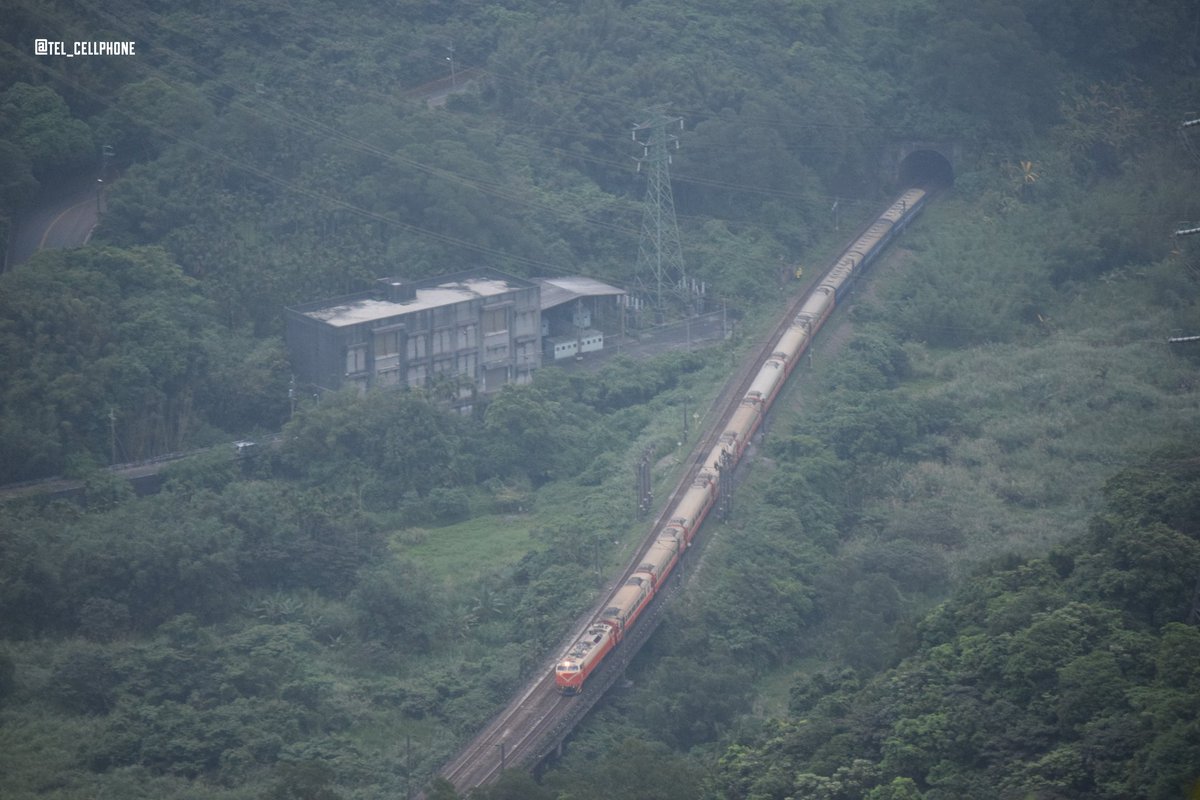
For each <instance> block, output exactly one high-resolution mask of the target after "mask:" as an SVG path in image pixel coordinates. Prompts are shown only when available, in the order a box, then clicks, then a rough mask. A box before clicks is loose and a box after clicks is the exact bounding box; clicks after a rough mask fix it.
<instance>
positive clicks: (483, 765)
mask: <svg viewBox="0 0 1200 800" xmlns="http://www.w3.org/2000/svg"><path fill="white" fill-rule="evenodd" d="M875 222H876V220H875V219H872V220H871V221H869V222H867V223H865V224H864V225H863V226H862V227H861V228H860V229H859V230H858V231H856V232H855V234H854V236H853V237H851V238H850V239H849V240H848V243H849V244H852V243H853V242H855V241H857V240H858V239H859V237H861V236H862V235H863V233H864V232H865V231H867V230H868V229H869V228H870V226H871V225H873V224H874V223H875ZM849 244H848V245H847V246H849ZM844 249H845V248H843V251H840V252H839V256H835V257H834V258H833V259H832V263H831V266H832V264H836V262H837V259H838V258H839V257H840V253H841V252H844ZM817 283H819V281H816V282H814V283H813V284H811V285H810V287H809V289H806V290H805V291H804V292H801V293H799V294H798V295H797V296H796V297H794V298H793V299H792V300H791V302H790V303H789V304H788V306H787V310H786V312H785V313H784V314H782V315H781V317H780V319H779V321H778V322H777V323H776V325H775V326H774V327H773V328H772V329H771V331H770V333H769V334H767V335H766V336H765V337H764V338H763V340H762V341H761V343H760V344H759V345H758V346H757V348H756V349H755V351H754V354H753V357H751V358H747V359H743V360H742V365H741V366H740V368H739V369H738V370H737V371H736V372H734V373H733V375H731V376H730V377H729V379H728V380H726V382H725V385H724V387H723V388H722V390H721V392H720V393H719V394H718V395H717V397H716V398H715V399H714V400H713V402H712V404H711V405H710V407H709V413H708V414H707V415H706V417H705V418H706V419H709V420H712V421H713V422H712V423H711V424H710V425H709V426H708V428H707V430H706V431H705V433H704V435H703V436H701V437H699V438H698V439H697V441H696V443H695V445H693V447H692V449H691V452H690V453H689V455H688V463H689V465H690V466H689V468H688V469H687V470H685V471H684V473H683V475H682V477H681V478H680V479H679V481H678V482H677V483H676V485H675V488H674V489H673V490H672V492H671V495H670V497H668V498H667V500H666V502H665V503H661V504H660V511H659V512H658V515H657V517H656V518H655V519H654V520H653V522H652V523H651V524H650V526H649V528H648V533H647V535H646V538H645V539H644V540H643V541H642V544H641V546H640V547H639V548H638V550H637V552H636V553H635V554H634V556H633V557H632V558H631V559H630V561H629V563H627V564H626V566H625V569H624V571H623V572H622V573H621V575H620V576H619V580H618V581H615V582H614V583H612V584H610V588H611V587H612V586H619V585H622V584H624V582H625V580H626V579H627V578H628V577H629V576H630V575H632V574H633V572H634V571H635V570H636V569H637V566H638V565H639V564H640V563H641V561H642V557H643V556H644V555H645V553H646V551H647V550H648V549H649V548H650V547H651V546H652V545H653V543H654V541H655V535H656V532H657V531H659V530H660V529H661V528H662V527H663V526H664V525H665V524H666V523H667V522H668V521H669V519H668V518H669V515H670V514H671V511H672V510H673V509H674V508H675V506H676V505H677V503H678V500H679V498H680V497H681V496H682V495H683V493H684V492H685V491H686V490H687V488H688V487H689V486H691V484H692V481H693V480H694V478H695V477H696V475H697V473H698V472H699V471H700V469H701V467H702V463H701V460H702V459H703V458H704V457H705V455H706V454H707V453H709V452H710V451H711V450H712V448H713V447H714V446H715V445H716V443H717V440H718V439H719V437H720V435H721V433H722V432H723V431H724V430H725V429H726V425H727V424H728V422H729V420H730V418H731V417H732V416H733V414H734V412H735V411H736V410H737V408H738V405H739V403H740V401H741V399H742V398H743V397H744V396H745V394H746V392H747V391H748V390H749V388H750V384H751V383H752V382H753V380H754V377H755V376H756V375H757V373H758V371H759V369H760V368H761V367H762V365H763V363H764V362H765V361H766V360H767V358H769V357H770V356H771V353H772V351H773V349H774V346H775V344H776V342H777V341H778V339H779V337H780V336H781V335H782V334H783V332H784V331H785V330H786V329H787V328H788V326H789V325H790V324H791V323H792V320H793V318H794V317H795V316H796V314H797V313H798V312H799V311H800V309H801V307H802V306H803V304H804V302H805V300H806V299H807V298H808V296H809V294H810V290H811V288H812V287H813V286H816V285H817ZM698 536H699V537H704V536H705V528H703V527H702V528H701V531H700V533H699V534H698ZM697 544H701V545H702V544H703V541H702V540H701V541H699V542H697ZM697 549H702V548H697V547H695V546H693V547H690V548H688V550H687V551H686V553H685V556H684V562H683V565H684V566H685V567H686V564H687V562H688V561H689V560H690V559H692V558H693V557H694V556H693V551H695V550H697ZM684 575H686V569H680V570H677V576H678V577H672V578H671V580H670V581H669V584H670V587H669V588H668V589H667V590H665V591H663V592H661V593H660V595H659V596H657V597H656V598H655V599H654V600H653V602H652V604H651V606H650V607H649V608H648V609H647V610H646V612H645V613H644V614H643V615H642V618H641V620H640V621H639V623H638V625H637V627H636V628H634V629H633V631H631V632H630V634H629V635H628V636H627V637H626V639H625V640H624V641H623V642H622V644H621V645H620V646H619V648H618V649H617V650H616V651H614V653H613V654H612V656H611V657H610V658H609V659H607V663H605V664H604V665H603V666H602V667H600V668H599V669H598V670H597V671H596V673H595V674H594V675H593V676H592V677H591V678H589V680H588V688H587V691H585V692H584V693H582V694H578V695H574V696H564V695H561V694H559V693H558V692H557V691H556V689H555V682H554V663H555V661H556V660H557V657H558V656H559V654H560V653H561V652H562V650H563V648H564V647H566V646H568V645H569V644H570V643H571V642H573V641H576V640H577V639H578V638H579V637H580V636H581V635H582V634H583V632H584V631H585V630H586V629H587V627H588V625H589V624H591V622H592V621H593V620H594V619H595V617H596V613H597V612H598V611H599V610H600V608H601V607H602V606H603V604H604V603H605V602H606V601H607V599H608V591H607V590H606V591H604V592H601V596H600V598H599V599H598V601H597V606H596V607H595V608H593V609H591V610H589V611H588V612H587V613H586V614H585V615H583V616H582V617H580V619H579V620H578V621H577V623H576V625H575V626H574V627H573V628H572V629H571V631H570V632H569V633H568V634H567V635H566V636H564V637H563V640H562V643H561V645H559V646H557V647H555V648H553V649H551V650H550V652H549V654H548V655H547V657H546V659H545V660H544V662H543V663H542V664H540V665H539V667H538V673H537V677H535V678H533V679H532V680H530V681H529V682H528V683H526V684H525V685H524V686H523V687H522V689H521V690H520V691H519V692H518V693H517V694H516V695H514V697H513V699H512V700H511V701H510V702H509V704H508V705H507V706H506V707H505V708H504V709H503V710H502V711H501V712H500V713H498V714H497V715H496V716H495V717H493V718H492V720H491V721H490V722H489V723H488V724H487V725H486V726H484V728H483V730H481V731H480V732H479V733H478V734H477V735H476V736H475V737H474V738H473V739H472V740H471V741H470V743H468V744H467V745H466V746H465V747H464V748H463V750H462V751H460V752H459V754H458V755H457V756H455V757H454V758H453V759H452V760H451V761H449V762H448V763H447V764H446V765H445V766H444V767H443V768H442V770H441V776H442V777H444V778H446V779H447V780H448V781H450V783H451V784H453V785H454V788H455V790H456V791H457V792H459V793H465V792H467V791H469V790H470V789H473V788H475V787H477V786H482V785H484V784H487V783H490V782H491V781H493V780H494V779H495V778H496V777H498V776H499V774H500V772H502V771H503V770H504V769H507V768H513V767H517V766H521V767H532V766H535V765H536V764H537V763H539V762H540V761H541V760H543V759H544V758H545V757H546V756H547V755H549V754H550V753H551V752H552V751H553V750H554V749H555V748H557V747H558V745H559V743H560V742H561V740H562V738H563V737H564V736H565V735H566V733H567V732H569V730H570V729H571V728H572V727H573V726H574V725H575V723H576V722H577V721H578V720H579V719H581V718H582V717H583V716H584V715H585V714H586V713H587V712H588V711H589V710H590V709H591V707H592V706H593V705H595V704H596V702H597V701H598V700H599V699H600V697H602V696H603V695H604V692H605V691H606V690H607V689H608V688H609V687H610V686H611V685H612V684H613V683H614V682H615V681H616V680H617V678H618V677H620V675H621V673H622V672H623V671H624V669H625V666H626V665H627V664H628V663H629V661H630V659H631V658H632V657H633V656H634V655H635V654H636V653H637V651H638V650H639V649H640V647H641V645H642V644H643V643H644V642H645V641H646V639H648V638H649V637H650V635H651V634H652V633H653V632H654V629H655V628H656V627H657V625H658V622H659V620H660V618H661V615H662V610H663V606H664V603H665V600H666V596H670V595H673V594H674V593H675V592H676V591H678V588H679V586H680V584H681V583H682V580H683V576H684ZM664 595H665V596H664Z"/></svg>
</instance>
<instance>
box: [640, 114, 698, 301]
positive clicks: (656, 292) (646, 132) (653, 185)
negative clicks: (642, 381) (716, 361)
mask: <svg viewBox="0 0 1200 800" xmlns="http://www.w3.org/2000/svg"><path fill="white" fill-rule="evenodd" d="M675 125H678V126H679V129H680V130H683V118H682V117H669V116H667V115H666V114H665V113H663V111H662V110H661V109H658V110H654V111H650V112H648V113H647V120H646V121H645V122H643V123H641V124H639V125H635V126H634V128H633V140H634V141H635V142H637V143H638V144H640V145H641V146H642V155H641V156H640V157H636V158H635V160H636V161H637V165H638V172H641V171H642V167H643V166H645V167H646V180H647V183H646V201H645V203H644V206H643V210H642V232H641V237H640V238H639V240H638V261H637V271H636V280H637V283H638V288H639V291H640V292H641V293H642V294H644V295H649V296H650V297H651V298H652V303H653V305H654V315H655V321H656V322H662V321H663V320H664V319H665V318H666V309H667V297H668V294H669V293H671V292H673V291H674V290H675V289H676V288H677V287H679V288H685V287H686V286H687V281H686V278H685V274H684V269H683V248H682V246H681V245H680V244H679V225H678V223H677V222H676V221H675V198H674V197H673V196H672V194H671V150H678V149H679V137H678V136H676V135H674V134H671V133H668V132H667V131H668V128H673V127H675Z"/></svg>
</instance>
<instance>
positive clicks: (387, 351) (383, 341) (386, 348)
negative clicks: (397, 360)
mask: <svg viewBox="0 0 1200 800" xmlns="http://www.w3.org/2000/svg"><path fill="white" fill-rule="evenodd" d="M399 352H400V331H388V332H386V333H377V334H375V357H376V358H385V357H387V356H394V355H396V354H397V353H399Z"/></svg>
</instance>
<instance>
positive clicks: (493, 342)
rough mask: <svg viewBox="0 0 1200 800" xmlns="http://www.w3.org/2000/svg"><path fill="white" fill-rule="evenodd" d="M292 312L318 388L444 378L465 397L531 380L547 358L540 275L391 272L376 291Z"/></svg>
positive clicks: (294, 332)
mask: <svg viewBox="0 0 1200 800" xmlns="http://www.w3.org/2000/svg"><path fill="white" fill-rule="evenodd" d="M286 316H287V345H288V351H289V353H290V354H291V358H292V365H293V368H294V369H295V371H296V377H297V379H298V380H299V381H301V382H303V383H305V384H309V385H312V386H315V387H317V388H319V389H338V388H340V387H342V386H346V385H353V386H357V387H359V388H360V389H363V390H365V389H367V388H369V387H373V386H397V387H422V386H428V385H430V384H433V383H441V384H442V385H443V386H446V387H451V386H452V387H454V392H455V395H456V397H457V398H458V402H459V403H460V404H462V403H464V402H469V400H470V398H471V397H473V396H474V395H475V393H476V392H480V393H488V392H494V391H496V390H498V389H499V388H500V387H501V386H504V385H505V384H507V383H528V382H529V381H530V380H531V376H532V373H533V371H534V370H536V369H537V368H538V366H540V364H541V352H542V343H541V315H540V292H539V287H538V285H537V284H536V283H533V282H530V281H526V280H522V279H521V278H515V277H513V276H511V275H505V274H504V273H501V272H499V271H497V270H493V269H478V270H471V271H467V272H460V273H456V274H454V275H448V276H443V277H439V278H430V279H427V280H422V281H402V280H398V279H393V278H383V279H381V280H379V281H377V284H376V288H375V290H374V291H370V292H362V293H359V294H356V295H350V296H348V297H342V298H338V299H335V300H328V301H321V302H316V303H307V304H304V305H301V306H296V307H294V308H289V309H287V310H286Z"/></svg>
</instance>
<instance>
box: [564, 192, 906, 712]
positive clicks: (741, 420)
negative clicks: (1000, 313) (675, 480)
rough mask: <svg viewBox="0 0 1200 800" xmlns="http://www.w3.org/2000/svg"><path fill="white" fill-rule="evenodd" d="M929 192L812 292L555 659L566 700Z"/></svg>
mask: <svg viewBox="0 0 1200 800" xmlns="http://www.w3.org/2000/svg"><path fill="white" fill-rule="evenodd" d="M928 198H929V193H928V192H927V191H926V190H925V189H922V188H918V187H914V188H910V189H907V190H905V191H904V192H902V193H901V194H900V196H899V197H898V198H896V200H895V201H894V202H893V203H892V204H891V205H890V206H888V208H887V210H886V211H884V212H883V213H882V214H881V215H880V216H879V217H878V218H876V220H875V221H874V222H873V223H871V225H870V226H868V227H867V229H866V230H865V231H864V232H863V233H862V235H860V236H859V237H858V238H857V239H855V240H854V241H853V242H852V243H851V244H850V246H849V247H848V248H846V250H844V251H843V252H842V254H841V255H840V256H839V257H838V259H837V261H836V262H834V265H833V267H831V268H830V270H829V271H828V272H827V273H825V275H824V276H823V277H822V278H821V280H820V281H819V282H818V283H817V285H816V286H815V287H814V288H813V289H812V291H811V292H810V293H809V295H808V297H807V299H806V300H805V301H804V303H803V304H802V305H801V306H800V310H799V311H798V312H797V313H796V315H795V316H794V317H793V319H792V321H791V323H790V324H789V325H788V327H787V328H786V329H785V330H784V331H783V333H782V334H780V336H779V339H778V341H776V343H775V345H774V347H773V348H772V350H771V355H770V356H768V357H767V359H766V360H765V361H764V362H763V364H762V366H761V367H759V370H758V373H757V374H756V375H755V376H754V379H753V380H752V381H751V383H750V387H749V388H748V389H747V390H746V394H745V395H744V396H743V397H742V399H741V401H740V403H739V404H738V407H737V409H736V410H735V411H734V413H733V415H732V416H731V417H730V418H729V422H728V423H727V424H726V426H725V430H724V431H723V432H722V433H721V435H720V437H719V438H718V440H717V443H716V444H715V445H714V446H713V448H712V449H711V450H710V451H709V452H708V453H707V455H706V456H705V458H704V461H703V462H702V464H701V466H700V469H699V471H698V472H697V474H696V477H695V478H694V479H693V480H692V483H691V485H690V486H689V487H688V488H687V490H686V491H685V492H684V493H683V495H682V496H681V497H680V498H679V500H678V501H677V502H676V504H675V506H674V507H673V508H672V509H671V512H670V514H669V515H668V516H667V521H666V522H665V523H663V524H662V526H661V529H660V530H658V531H657V532H656V533H655V535H654V541H653V543H652V544H651V545H650V547H649V548H648V549H647V550H646V552H645V554H644V555H643V556H642V558H641V560H640V563H639V565H638V567H637V569H635V570H634V571H633V573H632V574H631V575H630V576H629V577H628V578H626V579H625V582H624V583H623V584H622V585H621V586H619V587H617V588H616V590H614V591H613V593H612V595H610V596H609V598H608V601H607V602H606V603H605V604H604V609H603V611H601V612H600V613H599V614H598V615H597V616H596V617H595V619H593V620H592V621H591V622H590V623H589V624H588V626H587V629H586V631H585V633H584V634H583V636H582V637H580V638H579V639H578V640H577V641H575V642H573V643H572V644H571V646H570V647H569V648H568V649H567V651H566V652H565V653H563V655H562V657H561V658H559V659H558V660H557V662H556V663H555V666H554V683H555V687H556V688H557V689H558V691H559V692H560V693H562V694H564V695H574V694H578V693H580V692H582V691H583V686H584V683H585V682H586V681H587V679H588V676H590V675H591V674H592V673H594V672H595V671H596V670H597V669H598V668H599V667H600V666H601V665H602V664H603V663H604V660H605V658H607V657H608V655H609V654H610V653H612V651H613V650H614V649H615V648H616V647H617V646H618V645H619V644H620V643H621V641H622V640H624V639H625V637H626V636H627V635H628V633H629V631H631V630H632V629H633V627H634V626H635V625H636V624H637V621H638V619H639V618H640V617H641V615H642V613H643V612H644V611H645V610H646V609H647V608H648V607H649V605H650V603H651V601H652V600H653V599H654V597H655V595H657V594H658V592H659V591H661V590H662V588H663V587H664V586H666V582H667V579H668V578H669V577H670V575H671V572H672V570H673V569H674V568H675V565H676V564H678V563H679V560H680V559H681V558H682V557H683V554H684V552H685V551H686V550H687V549H688V547H690V546H691V545H692V542H693V540H694V539H695V537H696V533H697V531H698V530H699V529H700V526H701V524H703V522H704V519H705V517H706V516H707V515H708V512H709V511H710V510H711V509H712V508H713V506H714V505H715V503H716V500H717V493H718V490H719V488H720V483H721V481H722V480H728V479H729V475H730V474H731V473H732V471H733V469H734V468H735V467H736V466H737V464H738V462H739V461H740V460H741V457H742V453H743V452H744V451H745V449H746V445H747V444H748V443H749V442H750V439H751V437H753V436H754V433H755V431H757V430H758V428H759V426H760V425H761V424H762V421H763V417H764V416H765V415H766V413H767V411H768V410H769V409H770V407H771V404H772V403H774V401H775V398H776V397H777V396H778V395H779V392H780V390H781V389H782V388H783V385H784V383H786V381H787V379H788V376H789V375H791V374H792V370H794V369H795V368H796V364H797V363H798V362H799V361H800V357H801V356H802V355H803V354H804V352H805V350H807V349H808V347H809V345H810V344H811V343H812V340H813V337H814V336H815V335H816V333H817V331H818V330H819V329H820V328H821V325H823V324H824V322H825V320H826V319H828V318H829V315H830V314H831V313H832V312H833V309H834V308H835V307H836V306H837V304H838V303H840V302H842V300H843V298H844V297H845V294H846V292H847V291H848V290H849V288H850V286H851V285H852V284H853V282H854V279H855V278H856V277H858V275H860V274H861V273H862V271H863V270H864V269H865V268H866V267H867V266H868V265H869V264H870V263H871V262H872V260H874V259H875V257H876V256H878V255H879V253H880V252H881V251H882V250H883V249H884V248H885V247H886V246H887V245H888V243H889V242H890V241H891V240H892V238H893V237H894V236H895V235H896V234H898V233H899V232H900V231H901V230H903V229H904V227H905V226H906V225H907V224H908V223H909V222H910V221H911V220H912V219H913V217H915V216H916V215H917V214H918V213H919V212H920V211H921V209H922V207H923V206H924V204H925V202H926V200H927V199H928Z"/></svg>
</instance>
